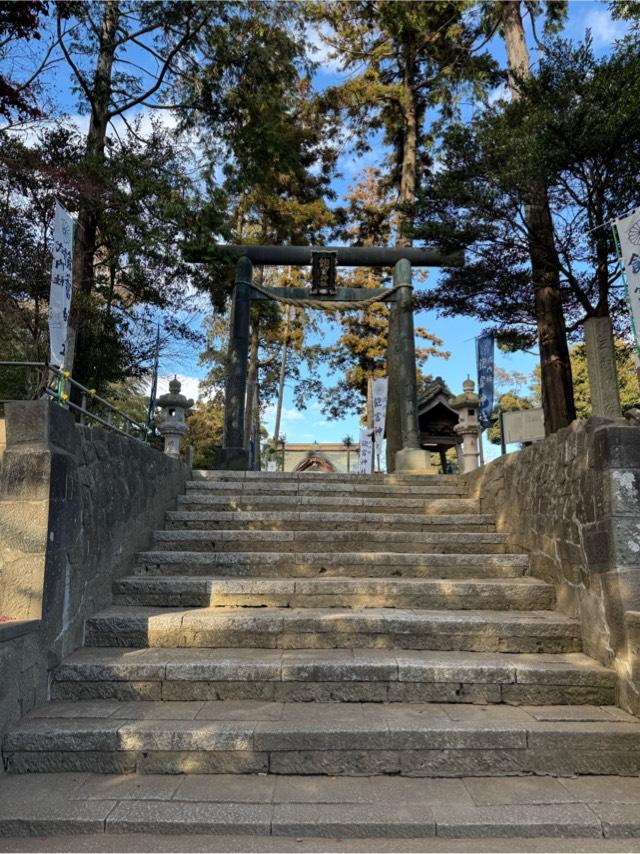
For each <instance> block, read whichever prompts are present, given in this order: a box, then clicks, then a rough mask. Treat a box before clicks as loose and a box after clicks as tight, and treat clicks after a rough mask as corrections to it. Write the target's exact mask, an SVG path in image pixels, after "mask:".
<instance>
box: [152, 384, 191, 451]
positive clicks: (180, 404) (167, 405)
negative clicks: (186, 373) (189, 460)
mask: <svg viewBox="0 0 640 854" xmlns="http://www.w3.org/2000/svg"><path fill="white" fill-rule="evenodd" d="M181 388H182V386H181V385H180V382H179V380H178V378H177V377H174V378H173V379H172V380H171V382H170V383H169V394H163V395H161V396H160V397H159V398H158V400H157V404H156V405H157V406H159V407H160V409H163V410H164V415H163V419H162V423H161V424H160V425H159V426H158V430H159V431H160V434H161V435H162V436H164V452H165V454H168V455H169V456H170V457H176V458H178V457H179V456H180V438H181V437H182V436H183V435H184V434H185V433H186V432H187V430H188V429H189V428H188V427H187V425H186V422H185V418H184V416H185V412H186V411H187V409H190V408H191V407H192V406H193V401H192V400H187V398H186V397H185V396H184V395H183V394H180V389H181Z"/></svg>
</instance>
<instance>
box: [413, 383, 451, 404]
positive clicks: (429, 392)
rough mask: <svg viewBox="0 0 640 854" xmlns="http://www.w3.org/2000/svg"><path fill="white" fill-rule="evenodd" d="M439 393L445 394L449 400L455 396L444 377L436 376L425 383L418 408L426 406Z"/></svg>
mask: <svg viewBox="0 0 640 854" xmlns="http://www.w3.org/2000/svg"><path fill="white" fill-rule="evenodd" d="M439 394H442V395H444V396H445V397H446V399H447V401H448V400H449V398H451V397H453V395H452V394H451V390H450V389H449V386H448V385H447V384H446V382H445V381H444V380H443V379H442V377H434V378H433V379H431V380H429V381H428V382H426V383H425V384H424V386H423V389H422V393H421V394H420V397H419V398H418V409H421V408H422V407H423V406H426V405H427V404H428V403H430V402H431V401H432V400H433V398H434V397H437V396H438V395H439Z"/></svg>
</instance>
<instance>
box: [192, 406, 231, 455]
mask: <svg viewBox="0 0 640 854" xmlns="http://www.w3.org/2000/svg"><path fill="white" fill-rule="evenodd" d="M223 422H224V405H223V403H222V399H221V397H220V396H219V395H216V396H215V397H214V398H213V399H211V400H208V401H198V402H197V403H196V405H195V408H194V409H193V410H192V412H191V414H190V415H188V416H187V426H188V427H189V434H188V435H189V444H190V445H191V446H192V447H193V466H194V468H203V469H207V468H214V462H215V457H214V448H215V447H216V446H221V445H222V428H223Z"/></svg>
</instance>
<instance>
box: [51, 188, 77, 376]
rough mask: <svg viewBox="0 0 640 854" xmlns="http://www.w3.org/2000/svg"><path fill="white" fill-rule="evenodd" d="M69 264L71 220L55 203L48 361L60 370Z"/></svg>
mask: <svg viewBox="0 0 640 854" xmlns="http://www.w3.org/2000/svg"><path fill="white" fill-rule="evenodd" d="M72 263H73V219H72V217H71V214H69V212H68V211H66V210H65V209H64V208H63V207H62V205H61V204H60V203H59V202H56V209H55V216H54V221H53V263H52V265H51V291H50V295H49V341H50V347H49V362H50V364H52V365H56V366H58V367H61V366H62V365H63V364H64V354H65V347H66V340H67V327H68V325H69V309H70V307H71V290H72V280H71V270H72Z"/></svg>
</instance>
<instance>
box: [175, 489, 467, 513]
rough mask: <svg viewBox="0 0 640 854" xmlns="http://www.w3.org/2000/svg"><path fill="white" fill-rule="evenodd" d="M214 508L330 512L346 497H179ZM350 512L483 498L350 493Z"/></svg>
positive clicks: (184, 506)
mask: <svg viewBox="0 0 640 854" xmlns="http://www.w3.org/2000/svg"><path fill="white" fill-rule="evenodd" d="M213 508H216V509H219V510H222V511H244V512H247V511H253V510H257V511H265V510H281V511H282V510H285V511H289V512H296V511H300V510H302V511H305V510H316V511H320V512H322V511H326V512H329V513H340V512H342V511H344V510H345V509H346V508H345V505H344V501H343V499H342V498H341V497H340V496H335V495H329V496H324V495H295V494H292V495H288V494H284V495H278V494H273V495H249V494H246V495H243V494H240V495H227V494H222V495H217V494H216V493H215V492H211V493H206V494H205V493H193V494H190V495H180V496H179V497H178V509H179V510H183V511H184V510H194V511H206V510H212V509H213ZM348 510H349V513H387V514H393V515H394V516H396V517H397V516H398V515H399V514H403V513H426V514H428V515H429V516H433V515H436V514H439V513H444V514H453V513H479V512H480V501H479V499H477V498H461V497H458V496H456V497H453V498H404V497H394V498H389V497H386V498H380V497H370V496H367V497H366V498H355V497H354V496H349V507H348Z"/></svg>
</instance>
